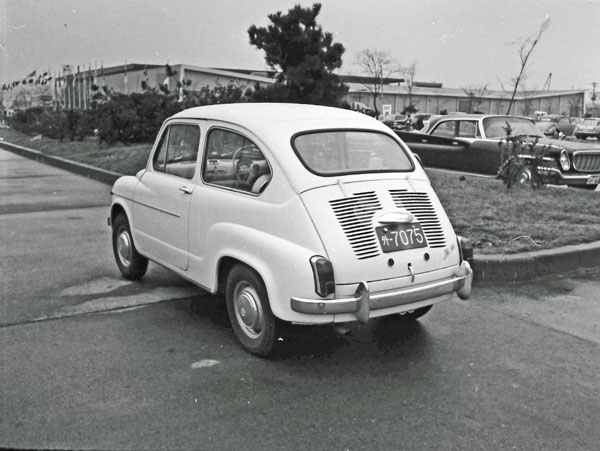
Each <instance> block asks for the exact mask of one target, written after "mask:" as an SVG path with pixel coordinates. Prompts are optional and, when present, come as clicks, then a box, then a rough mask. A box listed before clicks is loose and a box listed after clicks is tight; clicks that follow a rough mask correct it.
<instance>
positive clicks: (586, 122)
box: [573, 117, 600, 140]
mask: <svg viewBox="0 0 600 451" xmlns="http://www.w3.org/2000/svg"><path fill="white" fill-rule="evenodd" d="M573 133H574V134H575V137H576V138H577V139H587V138H596V139H598V140H600V118H597V117H586V118H584V119H583V122H582V123H581V124H578V125H577V127H576V128H575V131H574V132H573Z"/></svg>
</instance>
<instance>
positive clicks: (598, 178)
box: [587, 175, 600, 185]
mask: <svg viewBox="0 0 600 451" xmlns="http://www.w3.org/2000/svg"><path fill="white" fill-rule="evenodd" d="M599 183H600V175H593V176H591V177H590V178H588V179H587V184H588V185H598V184H599Z"/></svg>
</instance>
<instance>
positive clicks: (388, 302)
mask: <svg viewBox="0 0 600 451" xmlns="http://www.w3.org/2000/svg"><path fill="white" fill-rule="evenodd" d="M472 282H473V270H472V269H471V266H470V265H469V263H468V262H466V261H463V262H462V263H461V265H460V266H459V268H458V269H457V271H456V273H455V275H454V276H453V277H452V278H450V279H445V280H442V281H439V282H433V283H429V284H425V285H420V286H417V287H414V288H404V289H401V290H392V291H384V292H381V293H375V294H371V293H370V292H369V286H368V284H367V282H361V283H360V284H359V285H358V288H357V289H356V293H355V294H354V297H352V298H342V299H329V300H326V299H300V298H295V297H293V298H292V299H291V306H292V310H293V311H295V312H298V313H307V314H311V315H331V314H341V313H353V314H354V316H356V319H357V320H358V321H359V322H361V323H367V322H368V321H369V312H370V311H371V310H378V309H383V308H388V307H396V306H399V305H406V304H411V303H414V302H419V301H424V300H427V299H432V298H435V297H438V296H443V295H445V294H450V293H456V294H457V295H458V297H459V298H461V299H468V298H469V297H470V296H471V283H472Z"/></svg>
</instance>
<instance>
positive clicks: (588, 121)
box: [583, 119, 600, 125]
mask: <svg viewBox="0 0 600 451" xmlns="http://www.w3.org/2000/svg"><path fill="white" fill-rule="evenodd" d="M596 122H600V121H599V120H598V119H584V120H583V125H596Z"/></svg>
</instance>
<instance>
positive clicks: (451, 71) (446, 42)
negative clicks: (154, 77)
mask: <svg viewBox="0 0 600 451" xmlns="http://www.w3.org/2000/svg"><path fill="white" fill-rule="evenodd" d="M313 3H314V2H313V1H304V0H290V1H283V0H177V1H167V0H0V55H1V56H0V82H1V83H4V82H10V81H13V80H18V79H22V78H24V77H25V76H26V75H27V74H29V73H30V72H32V71H33V70H37V71H38V73H39V71H45V70H48V68H50V69H51V70H52V71H57V70H58V69H59V68H60V67H61V65H62V64H72V65H75V66H77V65H82V66H83V65H85V66H86V67H87V65H88V64H90V63H91V66H92V68H93V67H94V65H96V64H97V65H98V67H99V66H100V64H101V63H103V64H104V67H110V66H114V65H120V64H124V63H125V62H127V63H140V64H144V63H147V64H165V63H167V62H169V63H170V64H179V63H184V64H191V65H196V66H206V67H220V68H232V69H233V68H242V69H265V68H266V64H265V62H264V54H263V52H262V51H260V50H257V49H256V48H254V47H252V46H251V45H250V44H249V42H248V33H247V30H248V27H249V26H250V25H252V24H256V25H258V26H266V25H268V24H269V20H268V17H267V16H268V14H270V13H274V12H277V11H287V10H288V9H290V8H291V7H293V6H294V5H295V4H301V5H302V6H306V7H308V6H310V5H312V4H313ZM321 3H322V9H321V14H320V15H319V17H318V22H319V23H320V24H321V25H322V27H323V29H324V30H325V31H328V32H331V33H333V34H334V36H335V41H336V42H340V43H341V44H343V45H344V47H345V48H346V52H345V54H344V64H343V66H342V69H341V73H342V74H360V69H359V67H358V66H356V65H355V64H354V59H355V55H356V54H357V53H358V52H359V51H361V50H363V49H370V50H383V51H389V52H390V54H391V55H392V56H393V57H394V58H395V59H396V60H398V61H399V62H400V63H401V64H405V65H408V64H410V63H411V62H413V61H416V69H417V71H416V77H415V78H416V80H418V81H437V82H441V83H443V84H444V86H446V87H454V88H461V87H479V86H483V85H486V84H487V86H488V88H489V89H500V88H501V87H502V85H504V87H506V88H507V89H508V86H509V85H510V80H511V78H512V77H514V76H515V75H516V73H517V72H518V70H519V67H520V61H519V56H518V52H517V49H516V47H515V46H511V45H510V43H511V42H514V41H516V40H517V39H519V38H525V37H528V36H530V35H532V34H534V33H535V32H536V31H537V30H538V29H539V26H540V24H541V23H542V22H543V21H544V20H545V19H546V18H547V17H549V18H550V21H551V23H550V27H549V29H548V30H547V31H546V32H545V34H544V35H543V37H542V39H541V41H540V43H539V44H538V47H536V49H535V51H534V53H533V54H532V57H531V59H530V61H529V65H528V71H527V72H528V78H527V80H526V82H525V87H526V88H527V89H536V88H537V89H541V88H542V87H543V86H544V83H545V82H546V80H547V77H548V74H549V73H552V79H551V85H550V88H551V89H571V88H575V89H583V88H588V89H591V87H592V82H600V50H599V49H600V48H599V44H600V0H568V1H567V0H412V1H408V0H369V1H368V0H322V1H321Z"/></svg>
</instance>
